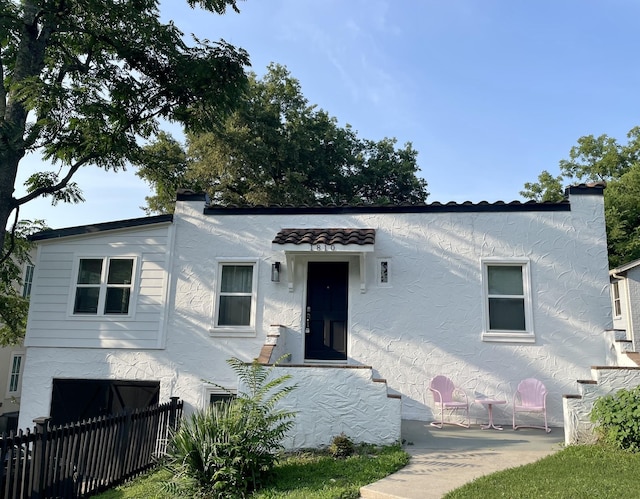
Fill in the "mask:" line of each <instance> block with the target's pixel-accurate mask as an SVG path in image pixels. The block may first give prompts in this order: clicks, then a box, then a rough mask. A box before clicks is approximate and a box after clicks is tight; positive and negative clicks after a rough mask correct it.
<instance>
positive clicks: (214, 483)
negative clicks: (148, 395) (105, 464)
mask: <svg viewBox="0 0 640 499" xmlns="http://www.w3.org/2000/svg"><path fill="white" fill-rule="evenodd" d="M227 362H228V363H229V365H230V366H231V368H232V369H233V370H234V371H235V372H236V374H237V375H238V378H239V380H240V390H239V392H240V393H239V394H238V397H237V398H233V399H229V400H226V401H223V402H218V403H216V404H213V405H212V406H211V407H209V408H208V409H206V410H204V411H196V412H195V413H193V414H192V415H191V416H190V417H189V418H187V419H186V420H185V421H183V423H182V425H181V426H180V428H179V429H178V431H177V432H176V434H175V435H174V438H173V440H172V445H171V447H170V451H169V461H168V467H169V468H170V469H171V471H172V472H173V473H174V475H175V476H176V478H177V479H178V480H177V481H174V482H173V489H174V492H177V491H178V489H180V488H181V487H180V485H179V484H183V485H185V486H186V488H187V489H188V490H189V494H191V495H194V494H197V495H199V496H200V497H207V498H209V497H211V498H235V497H245V496H246V494H247V493H248V492H250V491H252V490H255V489H257V488H259V487H260V486H261V485H262V484H263V483H264V480H265V478H266V477H267V475H268V474H269V472H270V471H271V470H272V468H273V466H274V464H275V460H276V457H277V454H278V452H279V451H280V450H281V449H282V439H283V438H284V436H285V435H286V434H287V432H288V431H289V430H290V429H291V427H292V426H293V417H294V413H293V412H291V411H285V410H282V409H278V408H277V407H276V406H277V403H278V402H279V401H280V400H281V399H282V398H283V397H284V396H285V395H287V394H288V393H289V392H290V391H291V390H293V389H294V388H295V386H293V385H285V383H286V381H287V380H289V378H290V376H288V375H284V376H279V377H275V376H274V375H273V369H274V367H275V366H272V367H270V368H267V367H265V366H263V365H261V364H258V363H257V362H253V363H252V364H246V363H244V362H242V361H240V360H239V359H235V358H234V359H230V360H228V361H227Z"/></svg>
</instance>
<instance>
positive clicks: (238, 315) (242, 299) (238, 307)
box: [218, 296, 251, 326]
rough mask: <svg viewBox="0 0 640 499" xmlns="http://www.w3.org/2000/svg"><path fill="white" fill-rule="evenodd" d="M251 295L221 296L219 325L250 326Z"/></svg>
mask: <svg viewBox="0 0 640 499" xmlns="http://www.w3.org/2000/svg"><path fill="white" fill-rule="evenodd" d="M250 318H251V297H250V296H221V297H220V312H219V314H218V325H219V326H250V325H251V319H250Z"/></svg>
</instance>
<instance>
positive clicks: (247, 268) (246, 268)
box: [220, 265, 253, 293]
mask: <svg viewBox="0 0 640 499" xmlns="http://www.w3.org/2000/svg"><path fill="white" fill-rule="evenodd" d="M252 279H253V266H251V265H224V266H223V267H222V281H221V283H220V291H222V292H223V293H251V282H252Z"/></svg>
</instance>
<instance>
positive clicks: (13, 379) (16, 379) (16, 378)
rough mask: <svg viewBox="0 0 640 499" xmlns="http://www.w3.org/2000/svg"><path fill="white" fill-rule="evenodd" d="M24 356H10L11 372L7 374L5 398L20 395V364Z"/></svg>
mask: <svg viewBox="0 0 640 499" xmlns="http://www.w3.org/2000/svg"><path fill="white" fill-rule="evenodd" d="M23 363H24V354H22V353H14V354H12V355H11V361H10V366H11V372H10V373H9V383H8V384H7V397H17V396H18V395H20V376H21V375H22V364H23Z"/></svg>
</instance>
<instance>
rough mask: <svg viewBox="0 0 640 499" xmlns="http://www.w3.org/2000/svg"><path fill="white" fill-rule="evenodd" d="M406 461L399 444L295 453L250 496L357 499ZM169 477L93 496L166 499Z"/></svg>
mask: <svg viewBox="0 0 640 499" xmlns="http://www.w3.org/2000/svg"><path fill="white" fill-rule="evenodd" d="M408 461H409V456H408V454H407V453H406V452H404V451H403V450H402V449H401V448H400V446H390V447H382V448H375V449H374V448H373V447H364V448H361V449H360V450H359V452H358V454H357V455H354V456H351V457H348V458H346V459H334V458H333V457H331V456H329V455H327V454H323V453H311V452H307V453H299V454H295V455H292V456H288V457H287V458H285V459H283V460H281V461H280V462H279V463H278V465H277V466H276V468H275V471H274V476H273V482H272V483H271V484H270V485H269V486H268V487H266V488H264V489H262V490H260V491H258V492H257V493H255V494H253V496H252V498H254V499H275V498H287V499H303V498H305V499H306V498H314V499H336V498H340V499H349V498H357V497H358V496H359V492H358V491H359V490H360V487H362V486H363V485H367V484H369V483H372V482H375V481H376V480H379V479H380V478H383V477H385V476H387V475H389V474H391V473H393V472H394V471H397V470H399V469H400V468H402V467H403V466H404V465H406V464H407V463H408ZM170 479H171V475H170V473H169V472H168V471H166V470H159V471H155V472H153V473H151V474H149V475H147V476H145V477H142V478H140V479H138V480H135V481H133V482H132V483H130V484H127V485H125V486H122V487H118V488H116V489H113V490H109V491H107V492H105V493H103V494H100V495H99V496H95V497H96V498H98V499H132V498H144V499H147V498H148V499H170V498H171V497H172V496H171V495H170V494H168V493H166V492H164V491H163V487H162V484H163V483H165V482H168V481H169V480H170Z"/></svg>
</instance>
